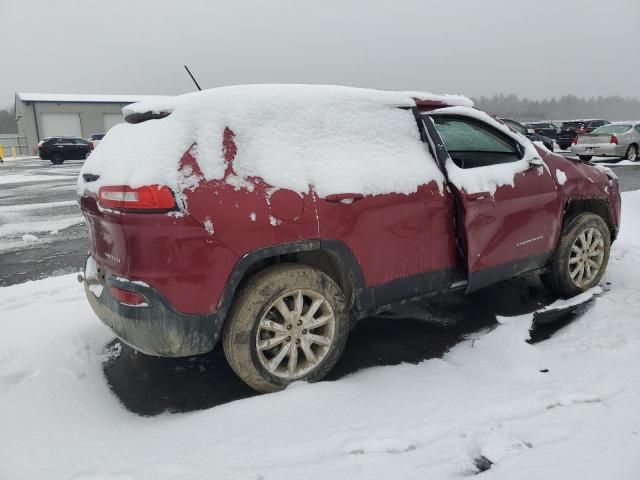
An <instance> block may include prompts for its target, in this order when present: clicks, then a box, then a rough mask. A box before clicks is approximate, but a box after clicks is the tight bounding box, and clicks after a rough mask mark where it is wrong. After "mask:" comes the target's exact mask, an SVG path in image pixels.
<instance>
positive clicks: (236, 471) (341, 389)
mask: <svg viewBox="0 0 640 480" xmlns="http://www.w3.org/2000/svg"><path fill="white" fill-rule="evenodd" d="M623 197H624V198H623V227H622V228H623V229H622V234H621V236H620V238H619V240H618V241H617V242H616V243H615V244H614V246H613V251H612V255H611V263H610V266H609V270H608V272H607V275H606V278H605V280H606V282H609V284H607V288H608V289H609V291H607V292H606V293H604V294H603V295H601V296H600V297H599V298H597V299H596V300H595V301H594V303H593V304H592V306H591V308H590V309H588V310H587V312H586V313H585V314H584V315H582V316H581V317H580V318H579V319H577V320H576V321H574V322H573V323H572V324H570V325H569V326H567V327H565V328H563V329H562V330H560V331H559V332H557V333H556V334H555V335H554V336H553V337H551V338H550V339H548V340H546V341H543V342H541V343H536V344H530V343H527V342H526V340H527V338H528V336H529V327H530V323H531V315H524V316H520V317H512V318H500V319H499V321H500V324H499V326H498V327H497V328H495V329H493V330H492V331H485V332H478V333H477V334H475V335H474V336H473V339H469V340H468V341H464V342H462V343H460V344H459V345H457V346H456V347H454V348H453V349H452V350H451V351H450V352H449V353H448V354H446V355H445V356H444V357H443V358H442V359H433V360H428V361H424V362H422V363H421V364H418V365H408V364H403V365H398V366H387V367H375V368H370V369H365V370H361V371H359V372H357V373H354V374H351V375H349V376H347V377H344V378H342V379H340V380H336V381H333V382H321V383H317V384H294V385H293V386H291V387H290V388H288V389H287V390H285V391H284V392H280V393H275V394H270V395H262V396H257V397H253V398H249V399H244V400H238V401H235V402H232V403H228V404H225V405H222V406H219V407H216V408H212V409H209V410H204V411H198V412H192V413H188V414H184V413H180V414H176V413H174V414H168V413H167V414H163V415H160V416H156V417H140V416H137V415H135V414H133V413H130V412H129V411H127V410H126V409H125V408H124V407H123V406H122V405H121V404H120V403H119V401H118V399H117V398H116V397H115V396H114V394H113V393H112V392H111V391H110V389H109V387H108V386H107V383H106V381H105V378H104V377H103V370H102V362H103V361H104V360H105V359H106V358H107V353H106V351H105V344H106V343H108V342H109V341H110V340H111V339H112V338H113V335H112V334H111V333H110V331H109V330H108V329H107V328H106V327H104V326H102V324H101V323H100V322H99V321H98V320H97V319H96V318H95V316H94V315H93V314H92V312H91V310H90V308H89V306H88V305H87V303H86V301H85V300H84V294H83V291H82V288H81V287H80V285H79V284H78V283H77V282H76V280H75V278H74V277H73V276H71V275H69V276H64V277H53V278H48V279H45V280H41V281H37V282H28V283H24V284H20V285H15V286H11V287H6V288H0V327H1V328H2V330H1V333H0V478H2V479H10V480H19V479H35V478H42V479H44V478H46V479H47V480H54V479H65V480H67V479H74V480H80V479H83V480H84V479H94V480H98V479H99V480H107V479H108V480H111V479H118V480H125V479H127V480H129V479H136V480H140V479H149V480H151V479H153V480H165V479H166V480H169V479H198V480H201V479H204V478H215V479H224V478H229V479H271V478H274V479H275V478H277V479H285V478H292V479H294V478H295V479H299V478H305V479H314V478H318V479H320V478H321V479H326V478H332V479H342V478H344V479H350V480H351V479H354V478H367V479H371V478H380V479H387V478H401V479H421V480H425V479H438V480H444V479H455V478H463V477H467V476H471V475H474V474H476V473H478V472H479V467H482V468H483V469H484V468H487V467H490V468H489V470H487V471H485V472H483V473H481V477H482V478H487V479H509V480H513V479H536V480H537V479H541V478H547V479H580V480H582V479H615V480H624V479H628V480H637V479H638V478H640V455H639V453H640V374H639V373H638V368H639V366H640V316H639V314H638V312H639V311H640V296H639V295H638V293H637V286H638V285H639V284H640V270H639V269H638V265H639V264H640V207H639V206H638V205H640V192H630V193H625V194H624V195H623ZM140 388H141V389H142V388H145V386H144V384H143V383H141V385H140ZM221 388H223V387H221Z"/></svg>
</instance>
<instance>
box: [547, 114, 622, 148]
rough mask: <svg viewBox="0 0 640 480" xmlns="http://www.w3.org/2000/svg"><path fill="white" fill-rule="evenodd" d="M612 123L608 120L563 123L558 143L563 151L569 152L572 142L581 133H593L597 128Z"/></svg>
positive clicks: (557, 139)
mask: <svg viewBox="0 0 640 480" xmlns="http://www.w3.org/2000/svg"><path fill="white" fill-rule="evenodd" d="M610 123H611V122H609V121H607V120H598V119H591V120H572V121H569V122H563V123H562V125H560V129H559V130H558V136H557V137H556V141H557V142H558V145H559V146H560V149H561V150H567V149H568V148H569V147H570V146H571V142H573V139H574V138H576V135H578V134H579V133H591V132H593V131H594V130H595V129H596V128H599V127H602V126H603V125H609V124H610Z"/></svg>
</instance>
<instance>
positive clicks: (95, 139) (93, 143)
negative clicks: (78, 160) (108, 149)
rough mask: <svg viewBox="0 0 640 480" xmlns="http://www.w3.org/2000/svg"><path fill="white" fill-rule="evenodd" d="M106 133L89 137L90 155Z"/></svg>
mask: <svg viewBox="0 0 640 480" xmlns="http://www.w3.org/2000/svg"><path fill="white" fill-rule="evenodd" d="M105 135H106V133H94V134H93V135H91V136H90V137H89V153H91V152H92V151H93V150H95V148H96V147H97V146H98V144H99V143H100V140H102V139H103V138H104V136H105Z"/></svg>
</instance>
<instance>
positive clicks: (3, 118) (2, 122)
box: [0, 107, 18, 133]
mask: <svg viewBox="0 0 640 480" xmlns="http://www.w3.org/2000/svg"><path fill="white" fill-rule="evenodd" d="M0 133H18V123H17V122H16V111H15V108H14V107H10V108H8V109H4V110H0Z"/></svg>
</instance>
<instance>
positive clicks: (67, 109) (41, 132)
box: [16, 93, 163, 152]
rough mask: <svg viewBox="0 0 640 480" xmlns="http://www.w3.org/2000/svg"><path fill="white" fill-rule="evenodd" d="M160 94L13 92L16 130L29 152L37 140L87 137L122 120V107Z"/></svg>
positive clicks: (34, 146)
mask: <svg viewBox="0 0 640 480" xmlns="http://www.w3.org/2000/svg"><path fill="white" fill-rule="evenodd" d="M151 98H163V97H160V96H159V95H74V94H49V93H16V119H17V121H18V134H19V135H21V136H24V137H26V141H27V145H28V148H29V152H34V151H35V148H36V145H37V144H38V142H39V141H40V140H42V139H43V138H46V137H54V136H74V137H82V138H88V137H89V136H90V135H92V134H94V133H105V132H107V131H108V130H109V129H110V128H111V127H113V126H114V125H116V124H118V123H121V122H124V118H123V116H122V107H124V106H125V105H128V104H130V103H134V102H139V101H141V100H146V99H151Z"/></svg>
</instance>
